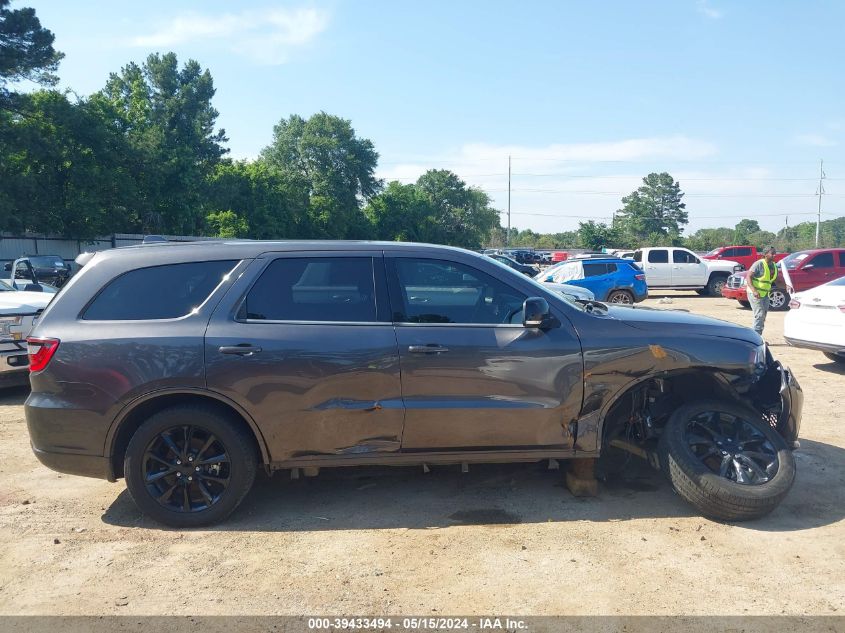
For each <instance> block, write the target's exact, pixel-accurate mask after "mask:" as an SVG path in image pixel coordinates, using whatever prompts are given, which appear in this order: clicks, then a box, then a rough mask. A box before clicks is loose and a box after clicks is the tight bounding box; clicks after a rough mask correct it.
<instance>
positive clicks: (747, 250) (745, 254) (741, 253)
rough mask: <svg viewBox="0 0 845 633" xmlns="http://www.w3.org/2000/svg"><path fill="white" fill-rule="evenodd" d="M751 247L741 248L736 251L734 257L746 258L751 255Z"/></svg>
mask: <svg viewBox="0 0 845 633" xmlns="http://www.w3.org/2000/svg"><path fill="white" fill-rule="evenodd" d="M751 254H752V253H751V247H750V246H743V247H742V248H738V249H736V253H735V256H736V257H748V256H749V255H751Z"/></svg>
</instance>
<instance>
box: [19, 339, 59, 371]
mask: <svg viewBox="0 0 845 633" xmlns="http://www.w3.org/2000/svg"><path fill="white" fill-rule="evenodd" d="M26 345H27V352H28V353H29V371H41V370H42V369H44V368H45V367H46V366H47V365H48V364H49V363H50V359H52V358H53V354H55V353H56V350H57V349H59V339H57V338H34V337H30V338H28V339H26Z"/></svg>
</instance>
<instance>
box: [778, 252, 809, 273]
mask: <svg viewBox="0 0 845 633" xmlns="http://www.w3.org/2000/svg"><path fill="white" fill-rule="evenodd" d="M809 256H810V253H808V252H807V251H804V252H800V253H792V255H787V256H786V257H784V258H783V259H782V260H780V264H781V265H782V266H786V268H787V270H795V269H796V268H797V267H798V265H799V264H800V263H801V262H803V261H804V260H805V259H807V258H808V257H809Z"/></svg>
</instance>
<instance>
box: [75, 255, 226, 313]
mask: <svg viewBox="0 0 845 633" xmlns="http://www.w3.org/2000/svg"><path fill="white" fill-rule="evenodd" d="M237 263H238V262H237V260H220V261H213V262H190V263H186V264H166V265H163V266H150V267H149V268H138V269H136V270H132V271H129V272H127V273H124V274H122V275H120V276H119V277H116V278H114V279H112V280H111V281H110V282H109V283H108V284H106V285H105V286H104V287H103V289H102V290H100V292H99V293H98V294H97V295H96V296H95V297H94V299H93V301H91V303H90V304H89V305H88V307H87V308H86V309H85V311H84V312H83V314H82V318H83V319H85V320H86V321H148V320H152V319H175V318H178V317H182V316H185V315H187V314H190V313H191V312H193V311H194V310H195V309H196V308H198V307H199V306H201V305H202V304H203V303H204V302H205V300H206V299H208V297H209V296H210V295H211V293H212V292H213V291H214V289H215V288H216V287H217V286H218V285H219V284H220V283H221V282H222V281H223V279H224V278H225V277H226V275H228V274H229V273H230V272H231V271H232V269H233V268H234V267H235V265H236V264H237Z"/></svg>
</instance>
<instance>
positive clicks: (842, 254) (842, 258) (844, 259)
mask: <svg viewBox="0 0 845 633" xmlns="http://www.w3.org/2000/svg"><path fill="white" fill-rule="evenodd" d="M839 265H840V266H843V267H845V251H839Z"/></svg>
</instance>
